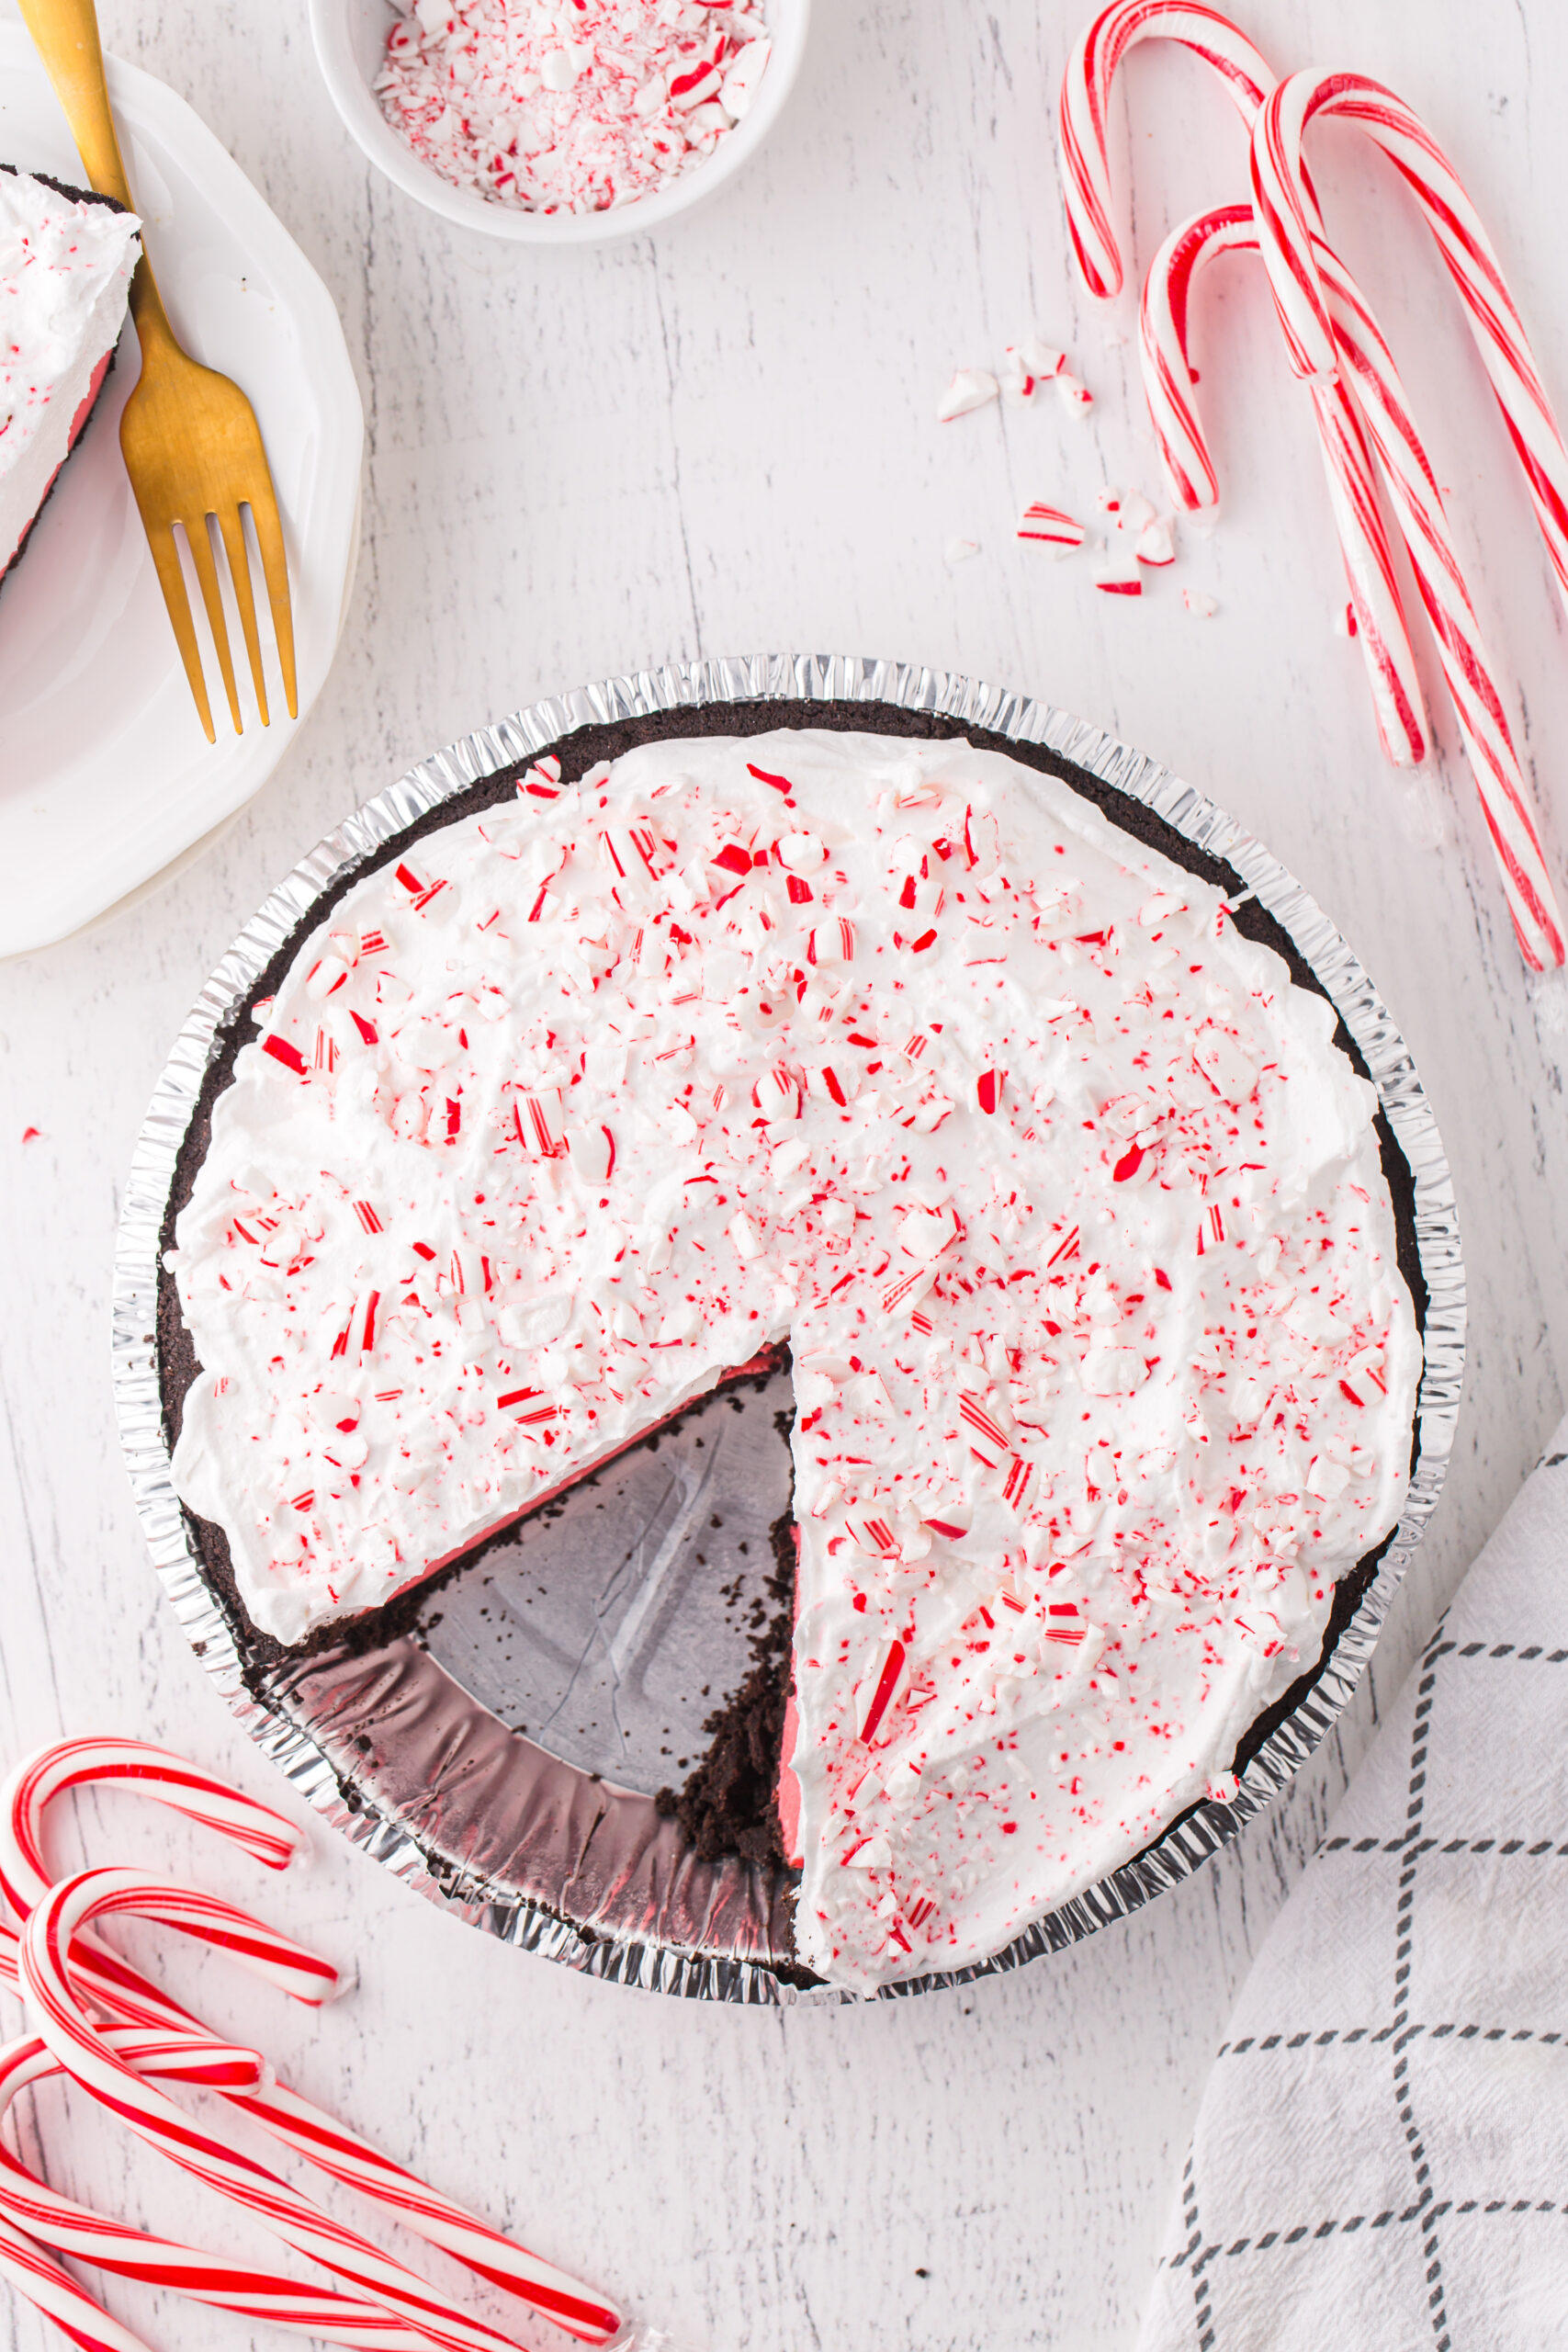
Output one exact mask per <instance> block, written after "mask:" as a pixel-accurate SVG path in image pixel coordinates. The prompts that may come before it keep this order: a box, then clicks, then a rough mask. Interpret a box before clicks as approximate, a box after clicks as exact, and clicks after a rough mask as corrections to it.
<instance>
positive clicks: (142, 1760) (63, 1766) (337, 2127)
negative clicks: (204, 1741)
mask: <svg viewBox="0 0 1568 2352" xmlns="http://www.w3.org/2000/svg"><path fill="white" fill-rule="evenodd" d="M171 1768H172V1769H171ZM100 1776H101V1777H105V1778H109V1779H113V1780H116V1781H125V1782H127V1783H129V1784H131V1785H134V1786H135V1787H136V1788H137V1789H138V1791H139V1792H140V1793H141V1794H142V1795H144V1796H150V1797H153V1798H155V1799H156V1800H157V1801H158V1802H159V1803H161V1804H170V1805H172V1806H174V1807H175V1810H176V1811H178V1812H181V1813H186V1814H187V1815H190V1817H191V1818H193V1819H199V1820H202V1821H204V1822H205V1823H206V1824H207V1825H208V1826H209V1827H211V1828H214V1829H217V1830H218V1831H219V1833H220V1835H222V1836H224V1837H229V1838H233V1839H234V1841H235V1842H236V1843H239V1844H242V1845H243V1847H244V1849H245V1850H246V1851H247V1852H250V1853H253V1854H254V1855H255V1856H256V1857H257V1859H258V1860H268V1859H269V1855H270V1854H272V1853H277V1852H282V1853H283V1860H284V1861H287V1860H288V1853H287V1852H286V1851H284V1850H283V1849H284V1847H285V1843H286V1841H285V1839H284V1838H282V1837H281V1836H280V1835H279V1832H280V1831H283V1832H288V1838H289V1839H291V1840H293V1841H296V1842H297V1841H298V1838H299V1833H298V1832H296V1831H294V1830H293V1829H292V1826H291V1825H290V1824H288V1823H287V1822H285V1821H283V1819H282V1816H281V1815H276V1814H274V1813H272V1812H271V1811H270V1810H269V1809H268V1808H267V1807H265V1806H263V1805H258V1804H254V1801H253V1800H252V1799H250V1798H248V1797H245V1796H243V1795H242V1794H241V1792H239V1791H238V1790H236V1789H232V1788H230V1787H229V1786H228V1785H227V1783H225V1782H223V1781H213V1780H211V1779H210V1778H209V1776H207V1775H204V1774H197V1773H196V1772H195V1771H194V1769H193V1768H192V1767H191V1766H189V1765H187V1764H186V1763H185V1762H184V1759H183V1758H179V1757H171V1756H170V1755H169V1754H168V1752H167V1751H166V1750H164V1749H160V1748H152V1747H143V1746H142V1745H141V1743H140V1742H139V1741H135V1740H97V1741H86V1740H80V1741H73V1742H68V1743H66V1744H65V1745H63V1746H62V1747H58V1748H50V1749H45V1750H43V1751H42V1752H41V1753H40V1754H39V1755H38V1756H35V1757H32V1758H28V1761H27V1762H26V1763H24V1764H22V1765H20V1766H18V1767H17V1770H16V1771H14V1772H13V1773H12V1774H11V1775H10V1776H9V1778H8V1779H7V1781H6V1783H5V1786H4V1788H3V1789H0V1886H3V1887H4V1888H5V1889H6V1893H7V1894H8V1895H9V1898H10V1901H11V1905H12V1908H13V1909H14V1910H15V1911H16V1912H17V1916H18V1917H22V1918H24V1919H25V1918H26V1917H27V1916H28V1914H29V1913H30V1912H31V1911H32V1909H33V1908H34V1906H35V1905H36V1904H38V1903H39V1901H41V1900H42V1898H43V1896H44V1895H46V1894H48V1893H49V1891H50V1886H51V1881H50V1878H49V1875H48V1871H47V1868H46V1865H45V1863H44V1860H43V1815H44V1811H45V1809H46V1807H47V1806H48V1804H49V1803H50V1801H51V1798H52V1797H54V1796H57V1795H59V1794H60V1793H61V1792H62V1791H63V1790H65V1789H67V1788H77V1787H82V1786H85V1785H86V1784H88V1783H89V1782H92V1781H96V1780H97V1779H98V1778H99V1777H100ZM197 1796H199V1799H200V1802H201V1804H202V1810H201V1811H200V1812H197V1811H196V1810H195V1804H196V1800H197ZM289 1850H292V1847H291V1846H290V1848H289ZM282 1866H283V1865H282V1862H276V1861H275V1862H273V1864H272V1867H275V1868H280V1867H282ZM8 1933H9V1931H8V1930H6V1929H4V1928H0V1977H3V1974H4V1971H5V1967H6V1951H5V1939H6V1936H7V1935H8ZM12 1941H13V1944H14V1942H15V1939H12ZM71 1966H72V1973H73V1980H74V1982H75V1985H76V1988H77V1990H78V1991H79V1992H80V1993H81V1994H83V1995H84V1996H85V1997H87V1998H88V1999H90V2000H91V2001H92V2002H93V2003H94V2005H95V2006H96V2007H98V2008H100V2009H102V2010H103V2011H104V2013H105V2015H106V2016H108V2017H110V2018H118V2020H119V2021H121V2022H123V2023H126V2024H130V2025H143V2026H149V2027H159V2026H163V2027H171V2028H175V2029H178V2028H182V2027H185V2028H188V2027H192V2026H197V2025H198V2023H199V2021H198V2020H197V2019H196V2018H192V2017H191V2016H190V2014H189V2012H188V2011H186V2010H185V2009H183V2008H181V2007H180V2006H179V2004H178V2003H177V2002H175V2001H172V2000H170V1999H169V1997H168V1996H167V1995H166V1994H164V1993H163V1992H161V1991H160V1990H159V1988H158V1987H157V1986H156V1985H152V1984H151V1983H150V1982H149V1981H148V1979H147V1978H146V1977H144V1976H142V1975H141V1973H139V1972H138V1971H137V1970H135V1969H133V1968H131V1967H130V1965H129V1964H128V1963H127V1962H124V1961H122V1960H121V1959H120V1958H119V1956H118V1953H116V1952H113V1951H110V1950H109V1949H108V1947H107V1945H104V1944H102V1943H100V1942H98V1941H97V1940H96V1939H94V1938H89V1937H81V1938H78V1939H77V1940H76V1941H75V1943H73V1947H72V1953H71ZM231 2099H232V2103H233V2104H235V2105H236V2106H239V2107H242V2108H243V2109H244V2111H245V2113H246V2114H248V2115H250V2116H252V2117H254V2120H256V2121H257V2122H258V2123H260V2124H262V2125H263V2126H264V2127H265V2130H267V2131H270V2132H271V2133H272V2134H273V2136H274V2138H275V2139H276V2140H278V2141H279V2142H280V2143H282V2144H283V2145H285V2146H288V2147H291V2148H293V2149H294V2150H296V2151H297V2153H298V2154H300V2155H302V2156H304V2157H306V2158H307V2159H308V2161H309V2162H310V2163H311V2164H313V2165H315V2166H316V2167H317V2169H318V2170H319V2171H321V2172H324V2173H326V2174H327V2175H328V2177H330V2178H332V2179H334V2180H338V2181H341V2182H343V2183H344V2186H345V2187H347V2188H354V2189H357V2190H358V2191H359V2193H360V2194H361V2195H362V2196H364V2197H367V2198H369V2199H371V2201H372V2202H373V2203H375V2204H378V2205H380V2206H382V2207H384V2208H385V2209H386V2211H389V2212H390V2213H392V2214H394V2215H395V2216H396V2218H397V2219H398V2220H399V2221H400V2222H403V2223H404V2224H405V2225H406V2227H408V2228H409V2229H411V2230H412V2231H414V2232H415V2233H416V2234H417V2235H419V2236H420V2237H423V2239H425V2240H426V2242H427V2243H428V2244H430V2245H438V2246H441V2247H443V2248H444V2249H445V2250H446V2252H447V2253H449V2254H451V2255H454V2256H456V2257H457V2260H458V2261H460V2262H463V2263H465V2264H466V2265H467V2266H468V2268H469V2269H470V2270H473V2271H475V2272H476V2273H477V2274H478V2275H479V2277H481V2278H488V2279H489V2280H490V2281H491V2283H492V2284H493V2285H495V2286H498V2287H502V2288H504V2289H505V2290H507V2292H508V2293H510V2294H514V2295H516V2296H518V2297H519V2298H520V2299H521V2300H522V2301H525V2302H527V2303H530V2304H531V2305H532V2306H533V2307H534V2309H535V2310H536V2311H540V2312H545V2313H546V2314H547V2317H549V2318H550V2319H553V2320H554V2321H555V2323H556V2324H557V2325H558V2327H562V2328H565V2329H567V2330H568V2331H569V2332H570V2334H572V2335H579V2336H581V2337H582V2338H583V2339H584V2340H585V2341H586V2342H588V2343H591V2344H599V2343H603V2342H604V2341H605V2340H606V2339H607V2338H608V2337H610V2336H612V2335H615V2332H616V2330H617V2329H618V2328H619V2326H620V2324H621V2314H620V2312H618V2311H617V2310H616V2308H615V2305H614V2304H613V2303H611V2302H609V2301H606V2299H605V2298H604V2296H603V2295H601V2294H599V2293H598V2292H597V2291H596V2290H594V2289H592V2287H589V2286H586V2285H585V2284H584V2283H583V2281H582V2280H581V2279H580V2278H574V2277H573V2276H572V2275H571V2274H570V2272H568V2271H565V2270H562V2269H560V2268H558V2267H557V2266H556V2265H555V2264H554V2263H551V2262H547V2261H545V2260H544V2258H543V2257H542V2256H539V2255H536V2254H534V2253H532V2252H530V2251H529V2249H528V2248H527V2247H525V2246H520V2245H516V2244H515V2243H514V2242H513V2240H512V2239H511V2238H507V2237H503V2236H502V2234H501V2233H500V2232H499V2231H498V2230H494V2229H491V2226H490V2224H489V2223H488V2222H482V2221H480V2220H479V2217H478V2215H476V2214H474V2213H470V2212H469V2211H468V2209H467V2208H466V2207H465V2206H462V2205H458V2204H457V2203H456V2202H455V2201H454V2200H453V2199H450V2198H448V2197H444V2196H443V2195H442V2194H441V2192H440V2191H439V2190H438V2189H434V2188H431V2187H430V2186H429V2184H428V2183H427V2182H425V2181H423V2180H421V2179H420V2177H418V2175H417V2174H415V2173H412V2172H409V2171H408V2170H406V2169H405V2167H404V2166H402V2165H399V2164H395V2163H394V2162H393V2161H392V2159H391V2158H390V2157H389V2156H385V2155H383V2154H381V2153H380V2151H379V2150H378V2149H377V2148H376V2147H374V2146H373V2145H372V2144H371V2143H370V2142H369V2141H367V2140H364V2139H361V2138H360V2137H359V2135H358V2134H357V2133H356V2132H353V2131H347V2130H345V2128H344V2126H343V2125H342V2124H340V2123H338V2122H337V2121H335V2120H334V2119H333V2117H332V2116H330V2115H328V2114H327V2113H326V2112H325V2111H324V2110H323V2109H321V2108H318V2107H315V2106H313V2105H312V2104H311V2103H310V2101H309V2100H307V2099H304V2098H300V2097H299V2094H298V2093H297V2092H294V2091H291V2090H290V2089H289V2088H288V2086H287V2085H286V2084H283V2083H279V2082H272V2083H268V2084H265V2085H263V2086H260V2087H258V2088H256V2089H255V2090H254V2091H252V2092H249V2093H246V2094H244V2095H243V2096H242V2095H241V2094H240V2093H238V2092H235V2093H232V2094H231Z"/></svg>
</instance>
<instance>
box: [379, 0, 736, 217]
mask: <svg viewBox="0 0 1568 2352" xmlns="http://www.w3.org/2000/svg"><path fill="white" fill-rule="evenodd" d="M394 5H395V6H396V7H397V8H398V10H399V15H398V17H397V20H396V22H395V23H394V24H393V26H392V28H391V29H390V31H389V34H388V36H387V51H386V56H385V58H384V60H383V62H382V65H381V70H380V73H379V74H378V78H377V84H376V88H377V94H378V97H379V98H380V102H381V107H382V111H383V113H384V114H385V115H386V117H387V119H388V120H389V122H390V123H391V125H392V127H393V128H394V130H399V131H400V132H401V133H402V135H403V137H404V138H405V139H406V140H407V141H408V143H409V145H410V146H411V147H412V150H413V152H414V153H415V154H416V155H417V156H418V157H419V158H420V160H421V162H422V163H425V164H429V165H430V167H431V169H432V170H433V171H436V172H439V173H440V175H441V176H442V178H443V179H446V180H450V181H451V182H452V183H453V184H454V186H456V187H463V188H469V189H472V190H473V191H474V192H475V193H476V194H478V195H479V196H483V197H487V198H490V199H491V202H493V203H498V204H505V205H511V206H513V208H515V209H520V210H524V211H530V212H605V211H609V210H610V209H613V208H614V207H615V206H616V205H623V204H629V203H632V202H635V200H636V199H637V198H639V197H645V196H649V195H652V194H653V193H655V192H656V191H657V190H658V189H660V188H661V187H664V186H665V184H666V183H667V182H669V181H671V180H672V179H675V178H676V177H678V176H679V175H680V174H682V172H686V171H689V170H691V169H692V167H693V166H694V165H695V164H701V163H704V162H705V160H706V159H707V157H708V156H710V155H711V154H712V153H714V150H715V148H716V146H717V144H718V142H719V141H720V140H722V139H723V138H724V137H725V136H726V135H727V134H728V132H729V131H730V130H733V129H734V128H735V125H736V124H737V122H739V121H740V120H742V119H744V117H745V116H746V114H747V113H748V112H749V111H750V106H751V103H752V100H753V99H754V98H755V96H756V94H757V88H758V85H759V84H760V82H761V78H762V75H763V74H764V72H765V71H766V69H767V64H768V60H769V58H770V56H771V54H772V43H771V41H770V40H769V38H768V29H767V23H766V17H765V12H764V9H763V6H762V0H750V5H749V6H743V5H740V0H394Z"/></svg>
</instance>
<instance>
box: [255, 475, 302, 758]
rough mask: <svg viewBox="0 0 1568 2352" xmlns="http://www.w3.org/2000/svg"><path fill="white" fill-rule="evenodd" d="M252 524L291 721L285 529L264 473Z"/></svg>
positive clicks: (294, 695)
mask: <svg viewBox="0 0 1568 2352" xmlns="http://www.w3.org/2000/svg"><path fill="white" fill-rule="evenodd" d="M262 465H263V468H264V469H265V465H266V459H265V457H264V458H263V459H262ZM244 503H248V504H249V507H250V510H251V521H252V523H253V524H254V526H255V534H256V545H257V547H258V548H260V550H261V560H262V572H263V575H264V577H265V581H266V597H267V603H268V604H269V605H271V606H272V628H273V635H274V636H275V637H276V639H277V660H278V665H279V667H280V668H281V670H282V672H283V693H284V698H285V700H286V701H287V702H288V716H289V718H299V692H298V689H297V687H296V684H295V676H294V616H293V613H292V611H291V609H290V607H289V603H288V557H287V556H286V555H285V554H284V552H283V526H282V524H281V523H280V522H279V521H278V519H277V498H276V493H275V492H274V490H273V487H272V476H271V474H270V473H266V472H265V471H264V475H263V480H262V481H261V482H260V483H259V484H258V485H257V486H256V487H255V488H254V489H253V491H252V493H251V496H250V498H249V500H248V501H246V502H244Z"/></svg>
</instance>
